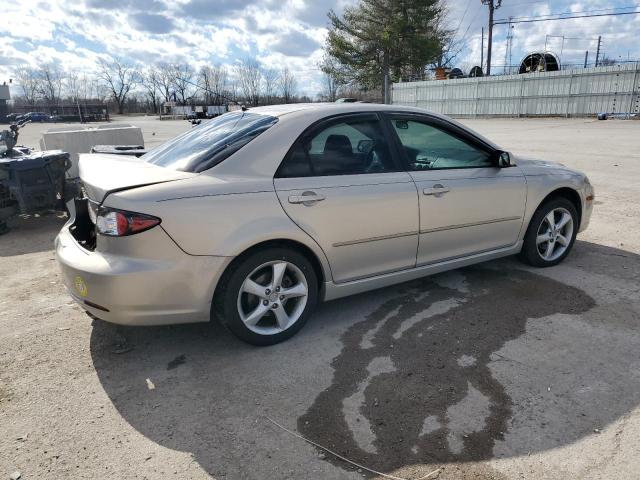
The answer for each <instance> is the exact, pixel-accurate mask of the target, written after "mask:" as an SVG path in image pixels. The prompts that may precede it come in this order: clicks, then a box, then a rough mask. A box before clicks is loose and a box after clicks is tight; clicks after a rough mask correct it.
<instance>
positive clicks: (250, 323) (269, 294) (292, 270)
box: [212, 247, 318, 346]
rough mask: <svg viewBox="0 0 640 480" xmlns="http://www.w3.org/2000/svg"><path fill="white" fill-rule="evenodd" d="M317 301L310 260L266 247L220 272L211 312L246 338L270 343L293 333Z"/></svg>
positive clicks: (234, 332) (300, 325) (299, 327)
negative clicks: (279, 278)
mask: <svg viewBox="0 0 640 480" xmlns="http://www.w3.org/2000/svg"><path fill="white" fill-rule="evenodd" d="M281 272H283V273H281ZM278 276H280V277H281V281H280V282H278ZM249 280H250V281H249ZM274 280H275V284H274ZM305 290H306V292H305ZM283 297H285V298H284V299H283ZM317 301H318V279H317V277H316V273H315V271H314V269H313V266H312V265H311V262H309V260H308V259H307V258H306V257H305V256H304V255H302V254H301V253H298V252H297V251H295V250H290V249H287V248H276V247H274V248H265V249H263V250H257V251H255V252H253V253H251V254H249V255H248V256H247V257H245V258H242V259H240V260H238V262H237V264H233V265H231V267H230V269H229V271H227V272H225V274H224V275H223V277H222V278H221V280H220V288H219V289H218V291H217V293H216V296H215V298H214V301H213V312H212V313H213V314H214V315H215V316H216V317H217V318H218V319H219V320H220V322H221V323H222V324H223V325H225V326H226V327H227V328H228V329H229V330H231V332H232V333H233V334H235V335H236V336H237V337H238V338H240V339H242V340H244V341H245V342H247V343H250V344H252V345H258V346H266V345H275V344H276V343H280V342H282V341H284V340H287V339H289V338H291V337H292V336H293V335H295V334H296V333H298V331H299V330H300V329H301V328H302V327H303V326H304V324H305V323H306V321H307V319H308V318H309V316H310V315H311V314H312V312H313V310H314V309H315V306H316V303H317ZM265 302H266V303H265ZM256 319H257V322H256Z"/></svg>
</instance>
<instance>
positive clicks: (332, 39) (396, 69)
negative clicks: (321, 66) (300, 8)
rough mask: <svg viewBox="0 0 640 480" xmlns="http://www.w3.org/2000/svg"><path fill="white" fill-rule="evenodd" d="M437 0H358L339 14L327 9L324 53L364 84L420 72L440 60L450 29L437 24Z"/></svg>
mask: <svg viewBox="0 0 640 480" xmlns="http://www.w3.org/2000/svg"><path fill="white" fill-rule="evenodd" d="M443 15H444V13H443V6H442V3H441V0H360V3H359V4H358V5H356V6H354V7H348V8H346V9H345V11H344V15H343V16H342V18H341V17H340V16H338V15H337V14H336V13H335V12H334V11H333V10H331V11H329V13H328V16H329V21H330V25H329V34H328V36H327V44H326V47H325V49H326V53H327V55H328V56H329V57H330V58H332V59H334V60H335V62H334V65H335V66H334V74H335V76H336V77H339V78H343V79H345V80H347V81H349V82H354V83H357V84H358V85H359V86H361V87H362V88H364V89H374V88H380V87H382V91H383V96H384V79H385V76H386V75H387V74H388V75H390V77H391V79H392V80H397V79H399V78H401V77H403V76H405V77H406V76H410V75H417V74H421V73H424V70H425V68H426V66H427V65H429V64H432V63H435V62H438V60H439V58H441V56H442V53H443V50H444V48H445V44H446V43H447V42H448V40H449V37H450V32H448V31H446V30H444V29H443V28H441V25H442V18H443Z"/></svg>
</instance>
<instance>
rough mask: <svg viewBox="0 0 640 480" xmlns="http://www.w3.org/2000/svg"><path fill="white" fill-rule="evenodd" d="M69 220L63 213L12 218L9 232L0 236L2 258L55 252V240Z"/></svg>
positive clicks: (0, 254) (9, 222) (9, 223)
mask: <svg viewBox="0 0 640 480" xmlns="http://www.w3.org/2000/svg"><path fill="white" fill-rule="evenodd" d="M67 220H68V217H67V215H66V213H62V212H51V213H44V214H41V215H37V216H36V215H19V216H16V217H12V218H10V219H9V221H8V222H7V224H8V225H9V228H10V230H9V232H7V233H5V234H3V235H0V257H12V256H14V255H26V254H28V253H37V252H45V251H50V250H53V240H54V238H55V237H56V235H57V234H58V232H59V231H60V229H61V228H62V226H63V225H64V224H65V222H66V221H67Z"/></svg>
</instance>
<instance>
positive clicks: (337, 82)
mask: <svg viewBox="0 0 640 480" xmlns="http://www.w3.org/2000/svg"><path fill="white" fill-rule="evenodd" d="M318 67H320V70H321V71H322V73H323V85H324V89H323V90H324V91H323V97H324V98H325V99H326V100H327V101H329V102H335V101H336V99H337V97H338V89H339V88H340V87H341V86H342V85H344V84H345V83H346V82H345V81H344V80H343V78H342V76H341V75H340V68H339V66H338V65H337V64H336V61H335V59H334V58H332V57H330V56H328V55H325V57H324V58H323V59H322V62H321V63H320V64H319V65H318Z"/></svg>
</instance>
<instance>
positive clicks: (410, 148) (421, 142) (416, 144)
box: [391, 119, 494, 171]
mask: <svg viewBox="0 0 640 480" xmlns="http://www.w3.org/2000/svg"><path fill="white" fill-rule="evenodd" d="M391 122H392V124H393V128H394V130H395V132H396V133H397V134H398V138H399V139H400V143H401V144H402V148H403V150H404V152H405V155H406V157H407V160H408V163H409V170H413V171H415V170H439V169H446V168H481V167H493V166H494V165H493V164H492V162H491V158H490V155H489V153H488V152H485V151H484V150H481V149H479V148H478V147H475V146H473V145H471V144H469V143H467V142H465V141H464V140H461V139H459V138H458V137H456V136H454V135H452V134H451V133H449V132H446V131H444V130H441V129H439V128H437V127H434V126H432V125H429V124H427V123H423V122H419V121H415V120H399V119H393V120H392V121H391Z"/></svg>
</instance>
